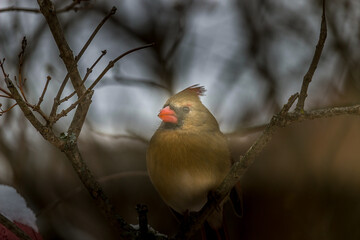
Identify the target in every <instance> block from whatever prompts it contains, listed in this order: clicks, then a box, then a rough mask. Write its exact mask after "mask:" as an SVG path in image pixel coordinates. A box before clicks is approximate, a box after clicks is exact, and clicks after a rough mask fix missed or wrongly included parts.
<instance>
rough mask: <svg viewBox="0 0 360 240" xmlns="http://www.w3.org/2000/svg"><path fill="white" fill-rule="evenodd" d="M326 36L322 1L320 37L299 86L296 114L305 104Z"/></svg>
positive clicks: (301, 110)
mask: <svg viewBox="0 0 360 240" xmlns="http://www.w3.org/2000/svg"><path fill="white" fill-rule="evenodd" d="M326 36H327V27H326V15H325V0H323V5H322V16H321V27H320V36H319V40H318V43H317V45H316V50H315V53H314V56H313V59H312V61H311V64H310V67H309V70H308V71H307V73H306V74H305V76H304V79H303V82H302V85H301V91H300V95H299V99H298V102H297V104H296V108H295V111H296V112H303V111H304V104H305V99H306V97H307V91H308V87H309V84H310V82H311V80H312V77H313V75H314V73H315V70H316V68H317V65H318V63H319V60H320V57H321V53H322V50H323V48H324V44H325V40H326Z"/></svg>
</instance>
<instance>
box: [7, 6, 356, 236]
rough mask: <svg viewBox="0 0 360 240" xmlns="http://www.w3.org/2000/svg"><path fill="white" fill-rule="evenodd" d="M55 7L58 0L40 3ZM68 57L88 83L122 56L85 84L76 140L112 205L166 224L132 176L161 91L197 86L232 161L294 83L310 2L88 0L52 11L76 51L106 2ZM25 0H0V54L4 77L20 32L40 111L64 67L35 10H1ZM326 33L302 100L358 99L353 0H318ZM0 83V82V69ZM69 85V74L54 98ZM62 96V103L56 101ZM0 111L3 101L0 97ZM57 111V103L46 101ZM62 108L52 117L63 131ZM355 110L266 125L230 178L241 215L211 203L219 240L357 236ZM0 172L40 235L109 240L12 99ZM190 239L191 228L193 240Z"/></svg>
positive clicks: (310, 28) (311, 16)
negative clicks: (144, 211)
mask: <svg viewBox="0 0 360 240" xmlns="http://www.w3.org/2000/svg"><path fill="white" fill-rule="evenodd" d="M54 2H55V6H56V8H57V9H61V8H63V7H65V6H68V5H69V4H71V3H72V1H60V0H58V1H54ZM112 6H116V8H117V12H116V14H115V15H114V16H112V17H111V18H110V19H109V20H108V22H107V23H106V24H105V25H104V26H103V28H102V29H101V30H100V32H99V33H98V34H97V36H96V37H95V39H94V41H93V42H92V43H91V45H90V46H89V48H88V50H87V51H86V53H85V54H84V56H83V57H82V58H81V60H80V61H79V64H78V67H79V70H80V72H81V74H82V76H84V75H85V73H86V69H87V68H89V67H90V66H91V65H92V64H93V63H94V62H95V60H96V59H97V57H98V56H100V54H101V51H102V50H107V54H106V55H105V56H104V57H103V59H102V61H101V62H100V63H99V64H97V66H96V67H95V69H94V71H93V72H92V74H91V75H90V77H89V80H88V83H87V84H88V86H89V85H90V84H91V82H92V81H93V80H94V79H96V77H97V76H98V74H99V73H100V72H101V71H102V69H103V68H104V67H105V66H106V65H107V63H108V62H109V61H110V60H111V59H114V58H115V57H117V56H118V55H120V54H121V53H123V52H125V51H127V50H129V49H131V48H134V47H138V46H142V45H145V44H147V43H151V42H154V43H155V44H156V45H155V46H154V47H152V48H148V49H145V50H141V51H138V52H135V53H133V54H131V55H129V56H126V57H125V58H124V59H122V60H121V61H120V62H118V63H117V64H116V66H115V67H114V68H113V69H112V70H111V71H109V72H108V74H107V75H106V76H105V77H104V79H103V80H102V82H101V83H100V84H99V85H98V86H97V87H96V88H95V94H94V96H93V102H92V105H91V107H90V111H89V114H88V117H87V120H86V124H85V126H84V128H83V130H82V133H81V136H80V140H79V147H80V150H81V152H82V154H83V157H84V159H85V161H86V162H87V163H88V165H89V167H90V169H91V170H92V172H93V173H94V175H95V176H96V177H97V178H98V179H99V181H100V183H101V185H102V186H103V188H104V189H105V192H106V193H107V194H108V195H109V197H110V198H111V199H112V200H113V202H114V203H115V204H116V207H117V208H118V211H119V214H120V215H121V216H123V217H124V218H125V219H126V220H127V221H128V222H129V223H132V224H137V214H136V211H135V206H136V204H137V203H143V204H146V205H148V207H149V213H148V218H149V224H150V225H151V226H152V227H154V228H155V229H156V230H158V231H160V232H162V233H165V234H169V235H172V234H174V233H175V232H176V231H177V227H178V223H177V222H176V220H175V218H174V217H173V216H172V214H171V212H170V211H169V209H168V208H167V206H166V205H165V204H164V203H163V202H162V201H161V199H160V197H159V196H158V195H157V193H156V191H155V189H154V188H153V187H152V185H151V183H150V181H149V178H148V177H147V174H146V165H145V153H146V148H147V143H148V141H149V139H150V138H151V136H152V134H153V132H154V131H155V130H156V128H157V126H158V125H159V124H160V120H159V119H158V118H157V114H158V111H159V109H160V108H161V106H162V105H163V104H164V102H165V101H166V99H167V98H168V97H169V96H171V95H172V94H174V93H176V92H178V91H180V90H182V89H184V88H186V87H188V86H190V85H193V84H197V83H198V84H200V85H203V86H205V87H206V89H207V92H206V96H205V97H202V101H203V103H204V104H205V105H206V106H207V107H208V108H209V109H210V111H211V112H212V113H213V114H214V115H215V117H216V118H217V120H218V121H219V123H220V126H221V129H222V131H223V132H224V133H225V134H226V135H227V136H228V138H229V143H230V147H231V151H232V154H233V156H234V158H235V159H238V158H239V156H240V155H241V154H243V153H244V152H245V151H246V150H247V149H248V148H249V147H250V146H251V144H252V143H253V142H254V141H255V139H256V138H257V137H258V135H259V134H260V133H261V130H262V126H263V125H264V124H266V123H267V122H268V121H269V120H270V118H271V116H272V115H274V114H275V113H277V111H278V110H279V109H280V108H281V106H282V105H283V104H284V103H285V102H286V101H287V99H288V97H289V96H290V95H291V94H293V93H295V92H298V91H299V90H300V86H301V82H302V78H303V75H304V74H305V73H306V71H307V69H308V67H309V64H310V61H311V59H312V57H313V53H314V50H315V45H316V43H317V40H318V36H319V29H320V20H321V1H313V0H297V1H295V0H293V1H286V0H276V1H271V0H253V1H246V0H193V1H191V0H177V1H176V0H122V1H112V0H107V1H105V0H103V1H99V0H88V1H81V3H80V4H78V5H77V6H76V7H77V9H76V10H77V11H74V10H71V11H67V12H63V13H59V15H58V17H59V19H60V21H61V24H62V26H63V29H64V32H65V35H66V37H67V40H68V42H69V45H70V46H71V48H72V49H73V51H74V54H75V55H76V54H77V53H78V52H79V51H80V49H81V48H82V46H83V44H84V43H85V42H86V41H87V39H88V37H89V36H90V34H91V33H92V31H93V30H94V29H95V27H96V26H97V25H98V23H99V22H100V21H101V20H102V19H103V17H104V16H105V15H106V14H107V13H108V12H109V11H110V9H111V7H112ZM9 7H24V8H30V9H35V8H38V5H37V2H36V1H35V0H33V1H13V0H3V1H1V2H0V29H1V31H0V58H1V59H3V58H5V59H6V61H5V68H6V70H7V72H8V73H9V74H10V77H11V78H12V79H13V78H14V76H16V75H17V74H18V64H19V61H18V54H19V53H20V51H21V41H22V39H23V37H24V36H26V37H27V42H28V46H27V49H26V53H25V62H24V65H23V75H24V76H25V77H26V79H27V80H26V85H25V90H26V96H27V98H28V100H29V101H30V102H32V103H36V102H37V100H38V98H39V96H40V95H41V92H42V89H43V87H44V85H45V82H46V77H47V76H51V78H52V80H51V82H50V85H49V88H48V91H47V93H46V96H45V99H44V102H43V104H42V107H43V110H44V111H45V112H46V113H49V111H50V109H51V106H52V103H53V98H54V96H55V94H56V93H57V90H58V88H59V86H60V84H61V82H62V81H63V79H64V77H65V75H66V71H65V67H64V65H63V63H62V61H61V59H60V58H59V52H58V49H57V47H56V45H55V42H54V40H53V38H52V36H51V34H50V32H49V29H48V26H47V25H46V23H45V21H44V18H43V16H42V15H41V14H39V13H35V12H24V11H2V10H1V9H5V8H9ZM326 10H327V21H328V38H327V40H326V44H325V47H324V50H323V54H322V57H321V60H320V63H319V66H318V68H317V71H316V73H315V75H314V78H313V82H312V83H311V84H310V88H309V92H308V95H309V97H308V98H307V100H306V109H307V110H309V109H316V108H323V107H331V106H346V105H353V104H358V103H359V102H360V94H359V93H360V48H359V44H360V2H359V1H354V0H337V1H328V3H327V6H326ZM0 86H1V87H3V88H5V85H4V82H3V77H1V78H0ZM72 91H73V89H72V87H71V85H70V84H68V85H67V88H66V89H65V92H64V96H65V95H67V94H69V93H71V92H72ZM73 101H74V99H72V100H70V101H68V102H66V103H65V104H64V105H62V108H65V107H66V106H69V104H71V102H73ZM0 102H1V104H2V109H3V110H4V109H7V107H9V106H11V105H12V101H8V100H7V99H5V98H1V99H0ZM60 110H61V109H60ZM71 117H72V115H71V114H69V116H68V117H66V118H64V119H62V120H61V121H59V122H58V123H57V125H56V126H55V131H56V132H57V133H58V134H60V133H61V132H64V131H66V129H67V126H68V124H69V122H70V120H71ZM359 144H360V119H359V117H358V116H349V117H347V116H343V117H336V118H331V119H322V120H316V121H305V122H302V123H297V124H294V125H292V126H290V127H287V128H285V129H282V130H280V131H279V132H277V133H276V134H275V136H274V138H273V139H272V141H271V142H270V144H269V145H268V146H267V147H266V149H265V151H263V152H262V153H261V154H260V155H259V156H258V157H257V159H256V161H255V163H254V165H253V166H251V167H250V169H249V170H248V172H247V173H246V175H245V176H244V178H243V179H242V187H243V194H244V196H243V198H244V216H243V217H242V218H238V217H236V216H235V215H234V213H233V212H232V209H231V206H230V205H226V206H225V210H226V213H225V221H226V223H227V225H228V230H229V233H230V238H231V239H360V229H359V227H358V224H359V222H360V188H359V184H360V148H359ZM0 183H2V184H9V185H12V186H14V187H15V188H17V190H18V191H19V192H20V193H21V194H22V195H23V196H24V198H25V199H26V200H27V202H28V204H29V206H30V207H31V208H32V209H33V210H34V211H35V212H36V214H37V217H38V225H39V228H40V232H41V234H42V235H43V236H44V238H45V239H64V240H65V239H115V237H114V234H113V232H112V231H111V229H110V228H109V227H108V226H107V224H106V222H105V221H104V218H103V217H102V215H101V214H100V212H99V210H98V209H96V206H95V205H94V204H93V203H92V200H91V199H90V197H89V195H88V193H87V192H86V191H85V190H84V189H83V188H82V186H81V182H80V181H79V179H78V178H77V176H76V174H75V173H74V171H73V169H72V166H71V164H70V163H69V162H68V160H67V159H66V158H65V156H64V155H63V154H62V153H61V152H59V151H58V150H57V149H55V148H54V147H53V146H52V145H50V144H49V143H47V142H46V141H45V140H43V139H42V137H41V136H40V135H39V134H38V133H37V132H36V131H35V130H34V129H33V127H32V126H31V125H30V124H29V123H28V122H27V120H26V119H25V118H24V116H23V114H22V113H21V112H20V111H19V109H18V107H15V108H14V109H13V110H11V111H10V112H8V113H6V114H3V115H2V116H1V117H0ZM196 238H197V237H195V238H194V239H196Z"/></svg>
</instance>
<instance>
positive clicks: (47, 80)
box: [35, 76, 51, 108]
mask: <svg viewBox="0 0 360 240" xmlns="http://www.w3.org/2000/svg"><path fill="white" fill-rule="evenodd" d="M50 80H51V77H50V76H47V78H46V83H45V87H44V89H43V92H42V93H41V96H40V98H39V101H38V103H37V104H36V106H35V107H36V108H40V104H41V103H42V101H43V100H44V96H45V93H46V90H47V87H48V85H49V82H50Z"/></svg>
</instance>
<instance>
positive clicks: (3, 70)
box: [0, 58, 9, 78]
mask: <svg viewBox="0 0 360 240" xmlns="http://www.w3.org/2000/svg"><path fill="white" fill-rule="evenodd" d="M4 63H5V58H3V59H2V61H1V60H0V67H1V71H2V73H3V75H4V77H5V78H6V77H8V76H9V74H6V72H5V69H4Z"/></svg>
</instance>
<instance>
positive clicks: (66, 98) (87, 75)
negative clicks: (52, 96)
mask: <svg viewBox="0 0 360 240" xmlns="http://www.w3.org/2000/svg"><path fill="white" fill-rule="evenodd" d="M105 54H106V50H103V51H101V55H100V56H99V57H98V58H97V59H96V61H95V62H94V64H93V65H92V66H91V67H90V68H88V69H87V71H86V74H85V77H84V79H83V81H82V82H81V85H84V83H85V82H86V80H87V78H88V77H89V75H90V73H91V72H92V70H93V69H94V67H95V66H96V64H98V62H99V61H100V60H101V58H102V57H103V56H105ZM75 94H76V91H73V92H72V93H71V94H70V95H68V96H66V97H64V98H63V99H61V100H60V101H59V104H61V103H63V102H66V101H68V100H69V99H70V98H72V97H73V96H74V95H75Z"/></svg>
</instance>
